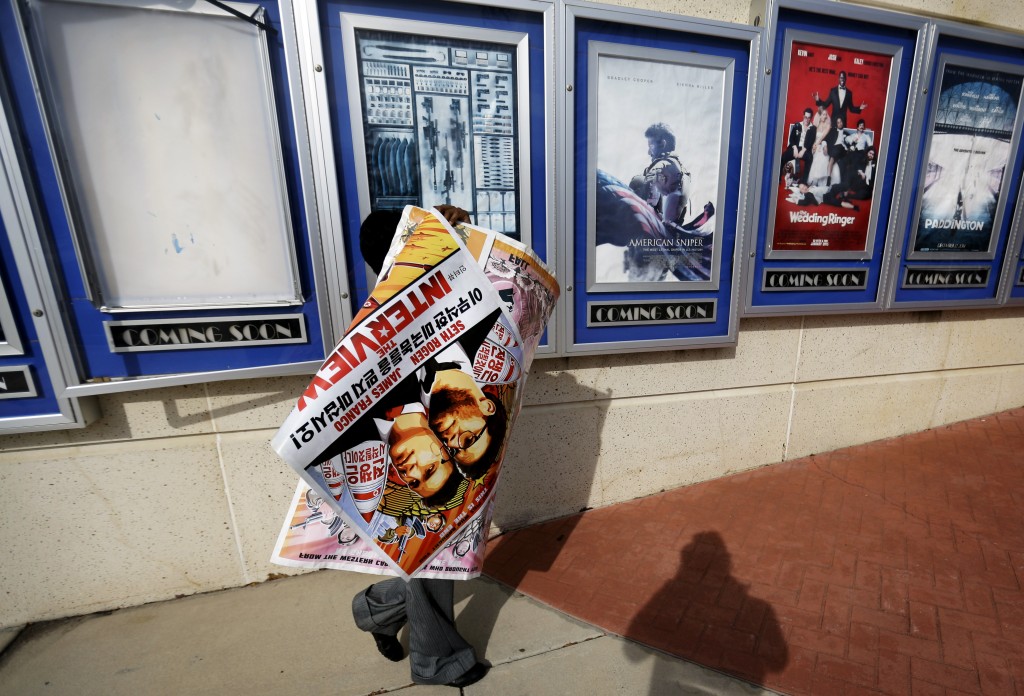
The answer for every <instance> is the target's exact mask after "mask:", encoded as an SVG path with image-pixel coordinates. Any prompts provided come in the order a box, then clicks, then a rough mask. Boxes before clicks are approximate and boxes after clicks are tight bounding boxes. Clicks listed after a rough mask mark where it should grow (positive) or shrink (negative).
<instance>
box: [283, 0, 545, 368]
mask: <svg viewBox="0 0 1024 696" xmlns="http://www.w3.org/2000/svg"><path fill="white" fill-rule="evenodd" d="M455 1H456V2H457V3H460V4H466V5H474V4H479V3H476V2H472V1H471V0H470V1H467V0H455ZM486 5H487V6H488V7H495V8H507V9H511V10H521V11H524V12H533V13H537V14H538V15H540V16H541V17H542V22H543V26H544V30H543V31H544V46H543V55H544V63H545V64H544V71H543V74H544V89H543V94H544V104H543V108H544V114H545V117H544V121H545V125H546V128H545V130H544V134H543V137H544V151H545V153H546V156H547V160H548V165H547V182H548V183H547V186H546V191H545V200H544V201H543V205H544V209H545V218H546V224H547V235H546V248H545V251H546V254H547V256H546V258H547V263H548V265H549V266H551V267H552V268H555V267H556V263H557V258H558V257H557V252H558V245H557V240H556V238H555V224H556V217H557V206H556V204H555V182H554V170H553V166H552V163H553V162H554V161H555V144H556V140H557V136H556V134H555V129H554V125H553V124H554V122H555V98H554V89H555V88H554V86H553V79H554V75H555V69H554V60H555V59H554V56H555V43H554V26H555V10H554V4H553V2H550V1H549V0H493V1H491V2H487V3H486ZM294 8H295V31H296V36H297V38H298V52H299V55H300V63H301V65H302V66H303V70H302V71H301V73H300V75H301V80H302V93H303V95H304V97H305V98H304V101H303V104H304V109H305V115H306V119H305V120H306V122H307V123H308V126H309V148H310V152H311V155H312V167H311V169H312V173H311V179H312V185H313V187H314V189H315V190H316V201H317V202H318V203H319V205H318V206H317V208H316V215H317V217H318V219H319V221H320V228H321V230H323V235H324V238H323V251H324V255H325V259H324V265H325V267H326V270H327V279H326V282H327V285H328V287H329V288H330V289H329V290H328V292H329V293H330V294H331V296H332V297H338V298H340V299H341V300H342V301H341V302H339V303H337V308H338V312H337V314H336V318H335V322H334V324H333V326H334V334H333V335H334V337H335V340H337V339H339V338H340V337H341V334H342V332H343V331H344V329H345V328H346V327H347V326H348V325H349V323H350V322H351V321H352V317H353V316H354V311H353V307H352V299H351V295H350V292H351V291H350V285H349V282H348V277H347V275H346V273H345V269H346V268H347V260H346V259H347V255H346V252H345V235H346V233H349V234H355V233H356V232H357V231H356V230H349V231H346V229H345V224H344V222H343V220H344V214H343V211H342V205H341V189H340V186H339V183H338V178H337V177H338V174H337V173H338V171H339V167H338V162H337V160H336V158H335V154H334V153H335V151H334V134H333V125H332V122H331V112H330V99H329V91H328V82H329V80H331V79H332V78H331V75H330V70H331V66H330V65H328V63H327V59H326V57H325V55H324V47H323V46H324V43H323V37H322V36H321V28H320V23H319V16H318V11H317V10H318V4H317V0H294ZM458 30H459V32H461V27H460V28H458ZM458 35H461V34H458ZM520 83H521V84H522V81H520ZM539 107H540V105H538V104H534V108H539ZM532 135H533V137H537V134H532ZM339 137H341V138H345V139H347V138H350V137H351V136H350V135H349V134H347V133H342V134H339ZM523 142H524V141H523V140H522V138H520V143H523ZM350 146H351V145H350ZM364 171H365V169H364ZM360 188H364V187H360ZM535 204H536V202H535ZM359 206H360V210H361V211H363V210H368V209H369V208H368V207H367V206H368V199H367V201H360V202H359ZM531 236H532V235H531ZM365 270H366V274H367V277H370V278H372V277H373V273H372V271H371V269H370V268H369V266H366V267H365ZM563 295H564V291H563ZM560 311H561V310H560V309H558V308H556V310H555V313H554V314H553V315H552V318H551V321H550V322H549V324H548V327H549V328H548V333H547V336H548V342H547V344H546V345H544V344H542V345H541V346H540V347H539V348H538V349H537V353H536V357H538V358H543V357H556V356H558V355H561V350H560V347H559V345H558V339H559V337H560V335H561V333H560V331H558V330H557V329H556V327H557V326H558V323H559V316H560ZM325 335H331V334H330V333H325Z"/></svg>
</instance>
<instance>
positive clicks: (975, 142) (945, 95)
mask: <svg viewBox="0 0 1024 696" xmlns="http://www.w3.org/2000/svg"><path fill="white" fill-rule="evenodd" d="M1022 83H1024V75H1020V74H1013V73H1006V72H1000V71H996V70H987V69H983V68H977V67H970V66H961V65H953V64H951V63H946V64H945V65H944V70H943V72H942V86H941V91H940V92H939V95H938V100H937V102H936V104H935V106H934V109H935V111H934V120H933V126H932V134H931V140H930V142H929V146H928V160H927V162H928V163H927V167H926V170H925V172H924V175H923V180H922V181H921V198H920V212H919V213H918V216H917V226H916V237H915V240H914V251H915V252H953V253H987V252H989V251H990V246H991V244H992V232H993V229H994V224H995V221H996V220H995V219H996V213H997V207H998V203H999V200H1000V195H1001V193H1002V191H1003V173H1004V172H1005V170H1006V167H1007V164H1008V163H1009V160H1010V153H1011V140H1012V136H1013V133H1014V128H1015V124H1016V122H1017V111H1018V109H1019V106H1020V98H1021V85H1022Z"/></svg>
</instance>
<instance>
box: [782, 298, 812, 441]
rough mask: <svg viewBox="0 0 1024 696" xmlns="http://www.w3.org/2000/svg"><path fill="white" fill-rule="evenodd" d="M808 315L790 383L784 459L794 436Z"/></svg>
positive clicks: (799, 339)
mask: <svg viewBox="0 0 1024 696" xmlns="http://www.w3.org/2000/svg"><path fill="white" fill-rule="evenodd" d="M806 322H807V317H800V335H799V337H798V338H797V340H796V360H794V361H793V380H792V381H791V382H790V383H789V418H788V419H787V420H786V441H785V442H784V443H783V445H782V461H786V460H788V459H789V443H790V441H791V439H792V437H793V417H794V415H795V414H796V380H797V377H799V375H800V356H801V354H802V351H803V348H804V329H805V325H806Z"/></svg>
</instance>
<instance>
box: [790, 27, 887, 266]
mask: <svg viewBox="0 0 1024 696" xmlns="http://www.w3.org/2000/svg"><path fill="white" fill-rule="evenodd" d="M789 50H790V54H789V73H788V76H787V79H788V81H787V83H786V88H785V93H784V100H785V101H784V104H785V106H784V108H783V110H782V113H781V114H780V116H781V118H780V123H779V124H778V129H779V132H778V138H779V146H778V147H777V148H776V153H777V156H778V158H779V159H778V161H779V168H778V180H777V181H776V182H775V196H776V199H775V206H774V207H775V215H774V219H773V232H772V237H771V250H772V251H775V252H814V253H815V254H816V255H820V256H827V255H828V253H829V252H859V251H866V250H867V245H868V239H869V236H870V231H871V229H872V225H873V224H874V216H875V211H876V209H877V205H875V204H874V203H873V198H874V190H875V183H876V180H877V179H878V176H879V174H880V172H879V165H880V162H879V155H880V154H881V153H880V152H879V150H880V144H881V143H882V142H883V137H884V136H885V135H886V134H885V133H884V129H885V128H887V127H888V124H889V121H888V119H887V115H886V103H887V99H888V94H889V83H890V79H891V73H892V56H890V55H886V54H883V53H875V52H870V51H867V50H859V49H848V48H836V47H832V46H827V45H823V44H818V43H812V42H804V41H795V40H794V41H792V42H791V44H790V49H789Z"/></svg>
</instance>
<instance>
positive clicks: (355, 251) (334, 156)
mask: <svg viewBox="0 0 1024 696" xmlns="http://www.w3.org/2000/svg"><path fill="white" fill-rule="evenodd" d="M296 21H297V24H298V28H299V37H300V41H299V42H300V46H301V49H300V50H301V52H302V55H303V63H304V64H306V65H311V66H313V70H311V71H306V73H305V75H304V78H303V79H304V92H305V94H306V109H307V119H308V121H309V123H310V129H311V132H312V133H313V151H314V160H315V161H316V163H317V168H316V171H315V177H316V179H317V182H318V186H317V188H318V194H319V201H320V203H321V211H322V213H321V214H322V215H326V216H328V218H329V220H326V221H325V224H328V225H330V227H331V228H332V229H335V230H339V229H340V230H344V234H343V240H344V241H343V243H344V245H345V249H344V251H345V256H346V258H347V259H348V261H349V262H348V265H347V266H346V268H345V271H346V272H347V275H348V277H349V279H350V283H351V286H352V289H353V298H352V299H353V304H354V306H355V307H359V306H360V304H361V303H362V302H363V301H364V300H365V299H366V297H367V296H368V295H369V292H370V291H371V290H372V289H373V287H374V283H375V282H376V277H375V276H374V274H373V271H372V270H371V269H370V268H369V266H367V264H366V263H365V261H364V259H363V257H362V254H361V252H360V249H359V228H360V225H361V223H362V221H363V220H364V219H366V217H367V215H369V214H370V213H371V212H374V211H379V210H394V211H401V210H402V209H404V208H405V206H406V205H416V206H421V207H431V206H434V205H441V204H443V205H454V206H458V207H460V208H463V209H464V210H466V211H467V212H468V213H469V214H470V216H471V218H472V221H473V222H474V223H475V224H477V225H479V226H481V227H485V228H488V229H492V230H495V231H498V232H501V233H502V234H505V235H508V236H510V237H512V238H513V239H517V240H519V241H521V242H523V243H525V244H527V245H529V246H530V247H532V248H533V250H534V251H535V252H536V253H537V255H538V256H539V257H541V258H542V259H543V260H544V261H545V262H547V263H549V264H551V263H553V262H554V259H555V240H554V236H553V233H552V230H553V229H554V214H553V210H554V203H553V198H554V188H553V180H552V176H551V173H550V169H551V166H552V165H553V161H554V157H553V142H554V138H553V136H554V133H553V128H552V124H553V122H554V110H553V103H552V98H551V93H552V86H551V79H550V76H551V75H553V66H552V62H551V58H550V56H551V55H552V48H551V47H552V40H553V32H554V5H553V3H551V2H539V1H536V0H506V1H501V0H498V1H496V2H488V3H486V4H477V3H473V2H450V1H444V0H416V1H413V0H385V1H384V2H369V1H367V0H357V1H352V0H345V1H344V2H342V1H341V0H317V1H316V2H304V3H299V4H297V5H296ZM510 272H515V269H510ZM554 338H555V332H553V331H548V332H546V334H545V337H544V338H543V339H542V342H541V345H540V347H539V348H538V350H537V354H538V355H539V356H541V355H545V354H549V355H550V354H552V353H554V352H555V351H556V350H557V346H556V345H555V341H554Z"/></svg>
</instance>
